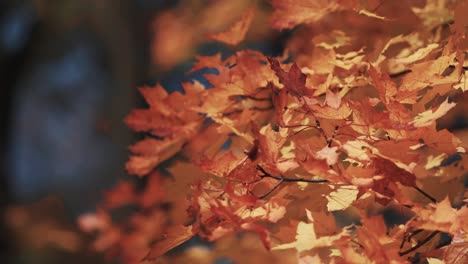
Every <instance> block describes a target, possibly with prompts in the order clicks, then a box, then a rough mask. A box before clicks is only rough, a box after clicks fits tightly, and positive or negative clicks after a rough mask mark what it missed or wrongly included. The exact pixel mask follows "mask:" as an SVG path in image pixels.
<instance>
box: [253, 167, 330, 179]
mask: <svg viewBox="0 0 468 264" xmlns="http://www.w3.org/2000/svg"><path fill="white" fill-rule="evenodd" d="M257 170H259V171H261V172H262V173H263V175H260V178H272V179H275V180H278V181H282V182H309V183H322V182H328V180H325V179H305V178H287V177H284V176H283V175H281V176H275V175H271V174H270V173H268V172H266V171H265V169H263V168H262V167H261V166H260V165H257Z"/></svg>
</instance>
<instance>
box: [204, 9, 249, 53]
mask: <svg viewBox="0 0 468 264" xmlns="http://www.w3.org/2000/svg"><path fill="white" fill-rule="evenodd" d="M253 19H254V8H253V7H251V8H249V9H247V10H246V11H245V12H244V13H243V14H242V17H241V19H240V20H239V21H237V22H236V23H235V24H234V25H232V27H231V28H229V30H227V31H225V32H221V33H218V34H210V35H208V38H210V39H214V40H217V41H220V42H223V43H226V44H229V45H233V46H235V45H237V44H239V43H240V42H241V41H242V40H243V39H244V37H245V34H247V31H248V30H249V27H250V24H251V23H252V20H253Z"/></svg>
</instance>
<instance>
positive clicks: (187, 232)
mask: <svg viewBox="0 0 468 264" xmlns="http://www.w3.org/2000/svg"><path fill="white" fill-rule="evenodd" d="M194 235H195V234H194V232H193V230H192V227H191V226H188V227H185V226H181V225H177V226H172V227H170V228H168V229H166V231H165V233H164V235H163V238H162V239H161V240H160V241H157V242H156V243H155V244H153V245H152V249H151V250H150V252H148V254H147V255H146V256H145V257H144V258H143V260H144V261H154V260H156V259H157V258H158V257H160V256H162V255H163V254H164V253H166V252H167V251H169V250H171V249H173V248H174V247H176V246H178V245H180V244H182V243H184V242H185V241H187V240H189V239H190V238H192V237H193V236H194Z"/></svg>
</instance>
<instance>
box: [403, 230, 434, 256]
mask: <svg viewBox="0 0 468 264" xmlns="http://www.w3.org/2000/svg"><path fill="white" fill-rule="evenodd" d="M438 233H440V231H437V230H436V231H433V232H432V233H431V234H430V235H429V236H427V237H426V238H425V239H423V240H421V241H418V243H417V244H416V245H415V246H414V247H411V248H409V249H407V250H405V251H403V252H399V253H398V254H400V256H404V255H407V254H409V253H411V252H413V251H415V250H416V249H418V248H420V247H422V246H424V244H426V243H427V242H429V240H431V239H432V238H433V237H435V236H436V235H437V234H438Z"/></svg>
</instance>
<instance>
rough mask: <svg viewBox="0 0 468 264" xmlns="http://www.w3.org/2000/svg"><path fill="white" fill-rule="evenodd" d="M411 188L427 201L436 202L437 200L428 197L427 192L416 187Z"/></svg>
mask: <svg viewBox="0 0 468 264" xmlns="http://www.w3.org/2000/svg"><path fill="white" fill-rule="evenodd" d="M413 188H414V189H416V190H417V191H418V192H420V193H421V194H422V195H424V196H425V197H426V198H427V199H429V200H431V202H433V203H436V202H437V200H436V199H435V198H434V197H432V196H430V195H429V194H428V193H427V192H425V191H423V190H422V189H421V188H419V187H418V186H413Z"/></svg>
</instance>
